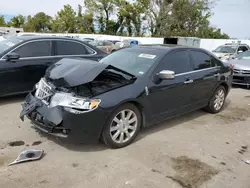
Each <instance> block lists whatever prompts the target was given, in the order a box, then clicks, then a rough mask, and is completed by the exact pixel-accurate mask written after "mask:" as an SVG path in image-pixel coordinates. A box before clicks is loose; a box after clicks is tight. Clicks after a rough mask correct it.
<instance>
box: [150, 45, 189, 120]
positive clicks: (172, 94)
mask: <svg viewBox="0 0 250 188" xmlns="http://www.w3.org/2000/svg"><path fill="white" fill-rule="evenodd" d="M162 70H171V71H174V72H175V78H174V79H172V80H162V81H160V80H158V82H157V81H156V82H154V83H153V82H152V85H151V86H149V88H148V89H149V95H148V98H149V100H148V101H150V107H151V114H152V116H153V117H152V118H153V119H165V118H166V117H170V116H173V115H176V114H179V113H183V112H185V111H186V110H187V108H188V106H189V100H190V93H191V91H190V89H191V87H192V83H191V82H189V78H188V76H189V71H190V70H191V66H190V63H189V58H188V52H187V50H178V51H173V52H171V53H169V54H168V55H167V56H166V57H165V58H164V59H163V60H162V61H161V62H160V64H159V66H158V67H157V68H156V71H155V73H154V74H155V75H156V74H157V73H159V72H160V71H162ZM156 77H157V76H156ZM156 80H157V79H156Z"/></svg>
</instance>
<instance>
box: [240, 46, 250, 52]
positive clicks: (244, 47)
mask: <svg viewBox="0 0 250 188" xmlns="http://www.w3.org/2000/svg"><path fill="white" fill-rule="evenodd" d="M247 50H248V48H247V47H246V46H240V47H239V48H238V51H243V52H245V51H247Z"/></svg>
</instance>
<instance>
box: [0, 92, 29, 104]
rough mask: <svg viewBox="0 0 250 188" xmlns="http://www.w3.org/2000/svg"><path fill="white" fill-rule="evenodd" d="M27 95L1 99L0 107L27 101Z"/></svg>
mask: <svg viewBox="0 0 250 188" xmlns="http://www.w3.org/2000/svg"><path fill="white" fill-rule="evenodd" d="M26 95H27V94H22V95H15V96H8V97H1V98H0V106H2V105H7V104H11V103H17V102H22V101H24V100H25V97H26Z"/></svg>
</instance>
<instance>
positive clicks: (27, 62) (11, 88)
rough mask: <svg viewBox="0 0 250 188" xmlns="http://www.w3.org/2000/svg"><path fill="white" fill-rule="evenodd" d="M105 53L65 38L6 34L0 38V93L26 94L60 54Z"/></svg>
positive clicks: (92, 56)
mask: <svg viewBox="0 0 250 188" xmlns="http://www.w3.org/2000/svg"><path fill="white" fill-rule="evenodd" d="M106 55H107V54H105V53H103V52H102V51H101V50H99V49H97V48H95V47H94V46H91V45H89V44H87V43H84V42H83V41H80V40H77V39H71V38H66V37H43V36H19V37H18V36H10V37H6V38H5V39H4V40H1V41H0V87H1V90H0V96H1V97H2V96H6V95H14V94H19V93H27V92H29V91H31V90H32V88H33V86H34V85H35V83H37V82H38V81H39V80H40V78H41V77H43V76H44V74H45V70H46V69H47V68H48V67H49V66H50V65H52V64H53V63H56V62H57V61H59V60H60V59H62V58H64V57H81V58H87V59H91V60H99V59H102V58H103V57H105V56H106Z"/></svg>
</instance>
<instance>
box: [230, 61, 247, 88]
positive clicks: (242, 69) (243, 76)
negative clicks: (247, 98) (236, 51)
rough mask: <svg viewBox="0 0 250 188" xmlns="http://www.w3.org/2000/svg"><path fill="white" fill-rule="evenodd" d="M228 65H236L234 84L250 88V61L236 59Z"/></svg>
mask: <svg viewBox="0 0 250 188" xmlns="http://www.w3.org/2000/svg"><path fill="white" fill-rule="evenodd" d="M228 63H229V64H232V65H234V74H233V84H234V85H245V86H250V60H244V59H235V60H232V61H229V62H228Z"/></svg>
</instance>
